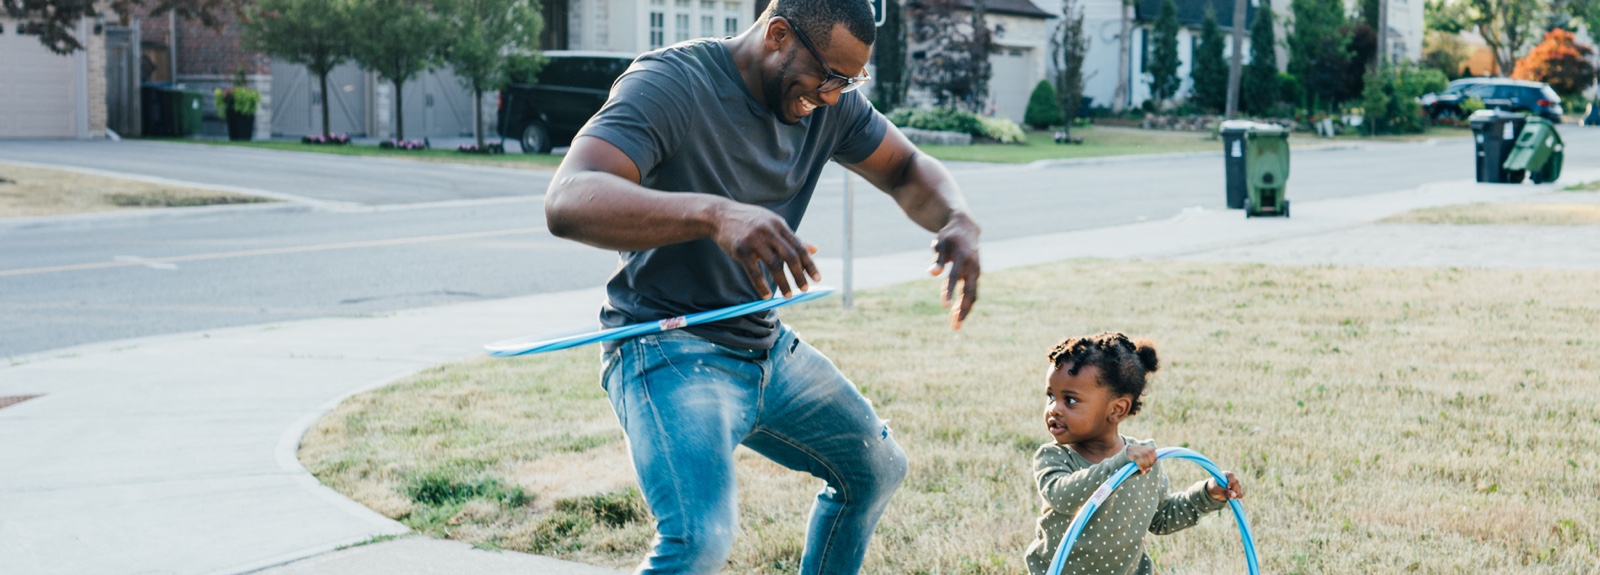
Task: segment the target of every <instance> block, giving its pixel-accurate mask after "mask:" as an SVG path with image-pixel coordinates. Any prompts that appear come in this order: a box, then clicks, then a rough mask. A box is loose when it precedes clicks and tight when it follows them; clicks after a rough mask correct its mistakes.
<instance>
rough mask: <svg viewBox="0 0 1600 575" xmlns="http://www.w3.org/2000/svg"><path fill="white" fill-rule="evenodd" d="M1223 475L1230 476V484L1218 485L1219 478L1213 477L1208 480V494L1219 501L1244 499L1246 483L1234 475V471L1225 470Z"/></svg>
mask: <svg viewBox="0 0 1600 575" xmlns="http://www.w3.org/2000/svg"><path fill="white" fill-rule="evenodd" d="M1222 475H1223V476H1224V477H1227V478H1228V486H1227V487H1226V488H1223V487H1218V486H1217V479H1216V478H1215V477H1213V478H1211V479H1209V480H1207V481H1206V495H1210V496H1211V498H1212V499H1215V500H1217V501H1227V500H1229V499H1244V484H1243V483H1240V482H1239V478H1238V477H1234V476H1233V472H1232V471H1224V472H1222Z"/></svg>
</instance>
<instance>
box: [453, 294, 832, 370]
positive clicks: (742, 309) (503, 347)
mask: <svg viewBox="0 0 1600 575" xmlns="http://www.w3.org/2000/svg"><path fill="white" fill-rule="evenodd" d="M831 293H833V288H829V287H813V288H811V290H810V291H805V292H800V293H798V294H795V295H794V296H793V297H783V296H781V295H780V296H777V297H774V298H771V299H764V300H760V301H753V302H750V303H745V304H739V305H736V306H731V307H725V308H722V309H717V310H711V311H703V312H699V313H692V314H689V315H683V316H678V317H673V318H667V319H664V320H660V321H649V322H644V323H636V324H633V325H625V326H621V327H613V328H610V329H603V330H600V331H590V330H588V329H580V330H577V331H569V332H564V333H557V334H544V335H539V336H532V337H521V338H517V339H509V340H506V341H501V342H496V343H491V344H489V345H485V346H483V348H484V349H485V350H487V351H488V352H489V355H492V356H495V357H512V356H518V355H527V354H531V353H544V352H547V351H556V350H562V349H567V348H572V347H578V346H580V345H589V344H591V343H599V342H602V341H612V340H618V339H628V338H631V337H639V336H641V335H649V334H652V333H660V332H663V331H671V330H674V329H678V328H681V327H687V326H691V325H699V324H703V323H710V322H714V321H722V320H725V319H728V318H734V317H739V316H741V315H749V314H752V313H757V312H763V311H767V310H769V309H774V308H780V307H783V306H786V305H789V304H796V303H800V302H805V301H811V300H814V299H817V298H820V297H823V296H826V295H828V294H831Z"/></svg>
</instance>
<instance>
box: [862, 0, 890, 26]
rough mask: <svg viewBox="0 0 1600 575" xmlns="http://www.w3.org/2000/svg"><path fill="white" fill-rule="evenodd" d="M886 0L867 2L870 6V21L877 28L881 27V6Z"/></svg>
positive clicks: (868, 0)
mask: <svg viewBox="0 0 1600 575" xmlns="http://www.w3.org/2000/svg"><path fill="white" fill-rule="evenodd" d="M885 1H886V0H867V4H870V5H871V6H872V21H873V22H874V23H876V24H877V25H879V26H882V25H883V4H884V2H885Z"/></svg>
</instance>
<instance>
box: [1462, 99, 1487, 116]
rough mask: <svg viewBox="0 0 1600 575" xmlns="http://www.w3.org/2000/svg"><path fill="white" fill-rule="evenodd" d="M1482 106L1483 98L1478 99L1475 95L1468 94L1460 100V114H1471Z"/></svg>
mask: <svg viewBox="0 0 1600 575" xmlns="http://www.w3.org/2000/svg"><path fill="white" fill-rule="evenodd" d="M1483 108H1484V106H1483V100H1479V99H1478V97H1477V96H1468V97H1467V99H1465V100H1462V101H1461V115H1463V116H1471V115H1472V113H1473V112H1476V111H1478V110H1482V109H1483Z"/></svg>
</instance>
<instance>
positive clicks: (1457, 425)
mask: <svg viewBox="0 0 1600 575" xmlns="http://www.w3.org/2000/svg"><path fill="white" fill-rule="evenodd" d="M934 289H935V288H934V284H932V283H928V282H918V283H913V284H906V285H901V286H895V287H891V288H887V289H881V290H874V291H871V292H868V293H864V294H861V295H860V296H858V299H857V308H856V310H854V311H853V312H850V313H840V312H839V311H838V309H837V308H836V307H835V305H836V304H833V305H830V304H829V303H816V304H810V305H809V306H806V307H803V308H801V309H798V310H794V311H792V312H788V313H786V314H785V319H786V321H787V322H789V323H790V324H791V325H794V326H795V327H796V329H798V330H800V331H801V333H802V334H804V335H805V336H806V337H807V339H808V340H809V341H811V342H812V343H814V344H815V345H816V346H817V347H819V348H820V349H822V350H823V351H824V352H825V353H827V354H829V355H830V356H831V357H832V358H833V359H834V360H835V361H836V362H837V363H838V364H839V366H840V368H841V369H843V370H844V372H845V373H846V374H849V375H850V376H851V377H852V378H853V379H854V380H855V381H856V382H857V383H858V384H859V385H860V387H861V389H862V392H863V393H864V394H866V395H867V396H868V397H869V398H871V399H872V400H873V401H874V403H875V404H876V405H877V406H878V409H879V410H880V412H881V415H883V416H884V417H886V418H889V419H891V420H892V422H893V423H892V425H893V427H894V429H895V433H896V434H897V435H898V437H899V438H900V441H901V444H902V445H903V446H904V447H905V448H906V450H907V452H908V454H909V456H910V460H911V464H912V470H911V473H910V475H909V477H908V478H907V481H906V483H905V485H904V487H903V488H902V489H901V490H900V491H899V492H898V493H897V494H896V496H895V500H894V502H893V503H892V504H891V506H890V509H889V511H888V512H887V514H886V515H885V517H884V520H883V523H882V524H881V525H880V526H879V528H878V531H877V535H876V537H875V539H874V542H873V546H872V548H871V550H870V551H869V556H868V559H867V565H866V568H865V569H864V572H868V573H919V574H933V573H941V574H942V573H975V574H991V573H992V574H1000V573H1006V574H1020V573H1026V569H1025V567H1024V563H1023V561H1022V560H1021V553H1022V550H1023V547H1024V546H1025V545H1026V544H1027V542H1028V541H1029V540H1030V539H1031V538H1032V529H1033V520H1034V514H1035V513H1036V512H1037V508H1038V501H1037V498H1036V496H1035V495H1034V494H1033V492H1032V489H1031V485H1030V483H1031V481H1030V478H1029V476H1028V471H1029V455H1030V453H1031V451H1032V450H1033V449H1034V448H1035V447H1036V446H1037V445H1038V444H1039V443H1040V442H1042V441H1044V440H1046V439H1047V437H1048V436H1047V434H1046V433H1045V432H1044V430H1043V429H1042V424H1041V423H1040V419H1041V418H1040V416H1039V413H1040V412H1041V409H1042V396H1043V393H1042V391H1043V388H1042V380H1043V375H1044V369H1045V367H1046V362H1045V359H1044V357H1045V356H1044V354H1045V351H1046V349H1048V347H1049V346H1050V345H1052V344H1054V343H1055V342H1056V341H1057V340H1058V339H1059V338H1060V337H1062V336H1064V335H1069V334H1087V333H1093V332H1097V331H1100V330H1121V331H1125V332H1128V333H1130V334H1138V335H1143V336H1149V337H1153V338H1154V339H1156V340H1157V341H1158V342H1159V349H1160V351H1161V354H1162V357H1163V363H1164V367H1163V369H1162V371H1161V372H1160V373H1159V374H1158V375H1157V376H1156V377H1155V379H1154V380H1153V383H1152V386H1153V387H1152V390H1151V393H1150V395H1149V397H1148V404H1147V405H1148V407H1147V408H1146V411H1145V412H1144V413H1142V414H1140V415H1139V416H1137V417H1135V418H1133V419H1132V420H1130V422H1129V423H1128V424H1126V425H1125V428H1124V432H1125V433H1129V434H1131V435H1134V436H1139V437H1153V438H1155V439H1156V440H1157V441H1158V442H1160V443H1161V444H1163V445H1187V446H1189V447H1192V448H1194V449H1196V450H1198V451H1200V452H1201V453H1205V454H1207V455H1208V456H1210V457H1211V458H1212V459H1214V460H1215V461H1217V462H1218V464H1220V465H1221V466H1223V467H1224V468H1227V469H1232V470H1236V471H1238V472H1239V473H1240V475H1241V477H1242V478H1243V479H1244V480H1245V481H1246V482H1248V483H1247V486H1248V487H1249V489H1250V496H1249V498H1248V499H1247V500H1246V502H1245V503H1246V509H1247V510H1248V511H1249V512H1250V514H1251V519H1252V522H1253V524H1254V527H1255V533H1256V537H1257V545H1258V549H1259V550H1260V554H1261V561H1262V566H1263V572H1267V573H1341V574H1343V573H1394V572H1415V573H1464V572H1493V573H1503V572H1520V573H1577V572H1595V570H1596V569H1597V568H1600V497H1597V494H1600V475H1597V471H1600V454H1597V452H1596V448H1597V444H1600V386H1597V385H1596V383H1597V379H1600V378H1597V377H1596V373H1597V371H1596V370H1597V369H1600V274H1597V273H1594V272H1554V271H1551V272H1543V271H1517V272H1509V271H1467V270H1415V269H1413V270H1376V269H1346V268H1329V267H1316V268H1301V267H1271V266H1256V265H1208V264H1187V263H1174V262H1166V261H1150V262H1107V261H1078V262H1069V263H1066V264H1056V265H1050V266H1043V267H1037V268H1030V269H1023V270H1012V271H1006V272H999V273H994V274H992V275H990V276H989V277H987V278H986V279H985V283H984V289H985V295H984V300H983V302H982V303H981V305H980V306H979V308H978V311H977V312H976V316H975V317H974V318H972V320H971V321H969V322H968V325H967V327H966V329H964V330H963V331H961V332H957V333H951V332H949V331H948V330H947V329H946V328H945V327H944V325H945V319H944V313H943V310H942V309H941V308H939V307H938V306H937V305H936V303H935V301H934V293H935V292H934ZM598 363H599V362H598V361H597V358H596V352H595V350H593V349H588V350H571V351H568V352H562V353H555V354H549V355H545V356H536V357H532V358H526V359H518V360H479V361H471V362H466V363H464V364H458V365H451V366H445V367H441V368H438V369H434V370H431V371H429V372H427V373H424V374H421V375H418V376H416V377H413V378H411V379H410V380H408V381H405V382H402V383H399V384H397V385H394V386H391V387H388V388H385V389H381V390H377V391H374V392H370V393H367V394H363V395H360V396H357V397H355V398H353V399H352V400H350V401H348V402H346V403H345V404H344V405H342V406H340V407H339V408H338V409H337V410H336V411H334V412H333V413H332V414H330V415H329V416H328V417H326V418H324V419H323V420H322V421H320V422H319V423H318V424H317V425H316V426H315V427H314V428H313V430H312V431H311V432H310V434H309V435H308V436H307V437H306V441H305V446H304V447H303V448H302V452H301V458H302V459H303V460H304V461H305V463H306V466H307V468H309V469H310V470H312V472H313V473H315V474H316V475H317V477H319V478H320V479H321V480H322V481H323V482H325V483H327V484H328V485H330V486H332V487H334V488H335V489H338V490H340V491H341V492H344V493H346V494H349V495H351V496H353V497H355V498H356V499H357V500H359V501H361V502H363V503H365V504H367V505H369V506H371V507H373V508H375V509H377V510H379V511H381V512H383V513H385V514H388V515H389V516H391V517H396V518H400V519H402V520H403V521H406V522H408V523H410V524H412V525H414V526H418V527H419V528H421V529H423V530H425V531H429V532H431V533H434V534H443V535H446V536H449V537H452V538H457V539H461V540H465V541H470V542H473V543H476V544H479V545H484V546H489V547H504V548H510V549H519V550H526V551H535V552H541V553H547V554H554V555H557V556H561V557H566V558H570V559H576V560H581V561H589V562H594V563H600V564H606V565H612V566H619V567H620V566H626V565H631V564H633V563H634V562H636V561H637V560H638V559H639V558H640V557H641V556H642V555H643V553H644V552H645V549H646V545H647V544H648V540H649V537H650V536H651V529H650V525H649V518H648V516H647V515H646V512H645V511H644V510H643V509H642V507H641V505H640V504H639V497H638V495H637V494H636V492H633V491H631V488H630V487H628V485H629V483H628V482H627V476H628V474H629V473H631V471H629V470H628V467H627V463H626V460H625V458H624V457H623V456H622V449H621V448H620V447H618V445H617V444H618V443H620V442H619V439H620V432H619V431H618V430H617V428H616V424H615V423H614V420H613V418H612V415H611V414H610V407H609V404H608V403H607V402H606V401H605V399H604V395H603V393H602V391H601V390H600V388H599V385H598V383H597V381H598V373H597V372H598ZM580 462H582V463H583V464H586V465H588V466H589V469H591V470H592V471H575V469H576V467H577V466H578V465H579V464H580ZM738 469H739V481H740V487H741V490H742V493H744V494H745V497H744V500H743V504H742V506H741V525H742V530H743V531H742V533H741V536H740V539H739V542H738V543H737V544H736V546H735V550H734V556H733V558H732V560H731V564H730V567H729V569H728V571H729V572H733V573H782V572H793V571H794V570H795V569H796V567H797V563H798V555H799V552H800V549H801V545H802V537H803V531H802V530H803V526H804V519H805V517H806V514H807V513H808V511H809V508H810V505H811V499H812V496H813V495H814V493H815V491H816V490H817V489H818V487H819V485H820V484H819V481H818V480H816V479H812V478H810V477H807V476H802V475H799V474H796V473H792V472H788V471H785V470H782V469H780V468H778V467H777V466H775V465H773V464H771V463H769V462H766V461H765V460H763V459H761V458H759V457H758V456H754V455H751V454H750V453H748V452H745V451H743V450H741V453H740V455H739V466H738ZM558 472H559V473H558ZM1168 472H1169V473H1171V474H1173V475H1174V476H1175V477H1174V483H1175V485H1179V486H1181V485H1184V484H1186V483H1188V482H1191V481H1194V480H1197V479H1199V478H1200V477H1201V472H1200V471H1199V470H1198V469H1196V468H1194V467H1192V466H1188V465H1185V464H1182V463H1179V464H1174V465H1170V466H1168ZM552 474H557V475H559V474H565V476H567V477H569V478H570V479H568V480H566V482H568V483H570V484H569V485H566V487H565V489H566V491H564V492H561V493H560V494H557V495H547V494H546V493H556V492H555V491H546V490H549V489H551V488H550V487H549V484H550V482H551V481H552V480H551V479H548V478H546V479H543V480H541V479H540V478H539V477H543V476H550V475H552ZM574 475H576V476H580V477H574ZM429 478H432V479H429ZM440 478H446V479H448V480H441V479H440ZM430 481H431V482H432V483H431V484H430V483H429V482H430ZM541 481H542V482H543V483H541ZM555 482H556V483H562V481H561V480H555ZM440 484H443V485H445V488H443V489H435V490H434V491H435V492H444V493H455V494H457V495H456V496H455V499H451V498H450V497H438V496H429V497H424V498H423V499H429V498H430V497H431V499H430V500H435V501H453V503H447V504H444V505H435V504H425V503H423V502H421V501H420V500H419V498H418V496H417V494H418V493H420V491H419V490H418V487H419V486H428V485H434V486H435V487H437V486H438V485H440ZM751 494H757V495H756V496H751ZM1148 543H1149V548H1150V550H1151V553H1152V555H1154V556H1155V558H1156V561H1157V564H1158V565H1160V566H1161V572H1163V573H1174V574H1183V573H1219V572H1238V571H1239V570H1241V569H1242V568H1243V566H1242V563H1243V558H1242V553H1241V550H1240V546H1239V543H1238V538H1237V532H1236V531H1235V530H1234V527H1233V525H1232V521H1231V519H1230V518H1228V517H1227V516H1226V515H1222V516H1218V517H1213V518H1209V519H1207V520H1206V521H1204V522H1203V523H1202V525H1200V526H1199V527H1196V528H1195V529H1191V530H1188V531H1185V532H1182V533H1179V534H1175V535H1171V536H1167V537H1154V536H1152V537H1150V538H1149V539H1148Z"/></svg>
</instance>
